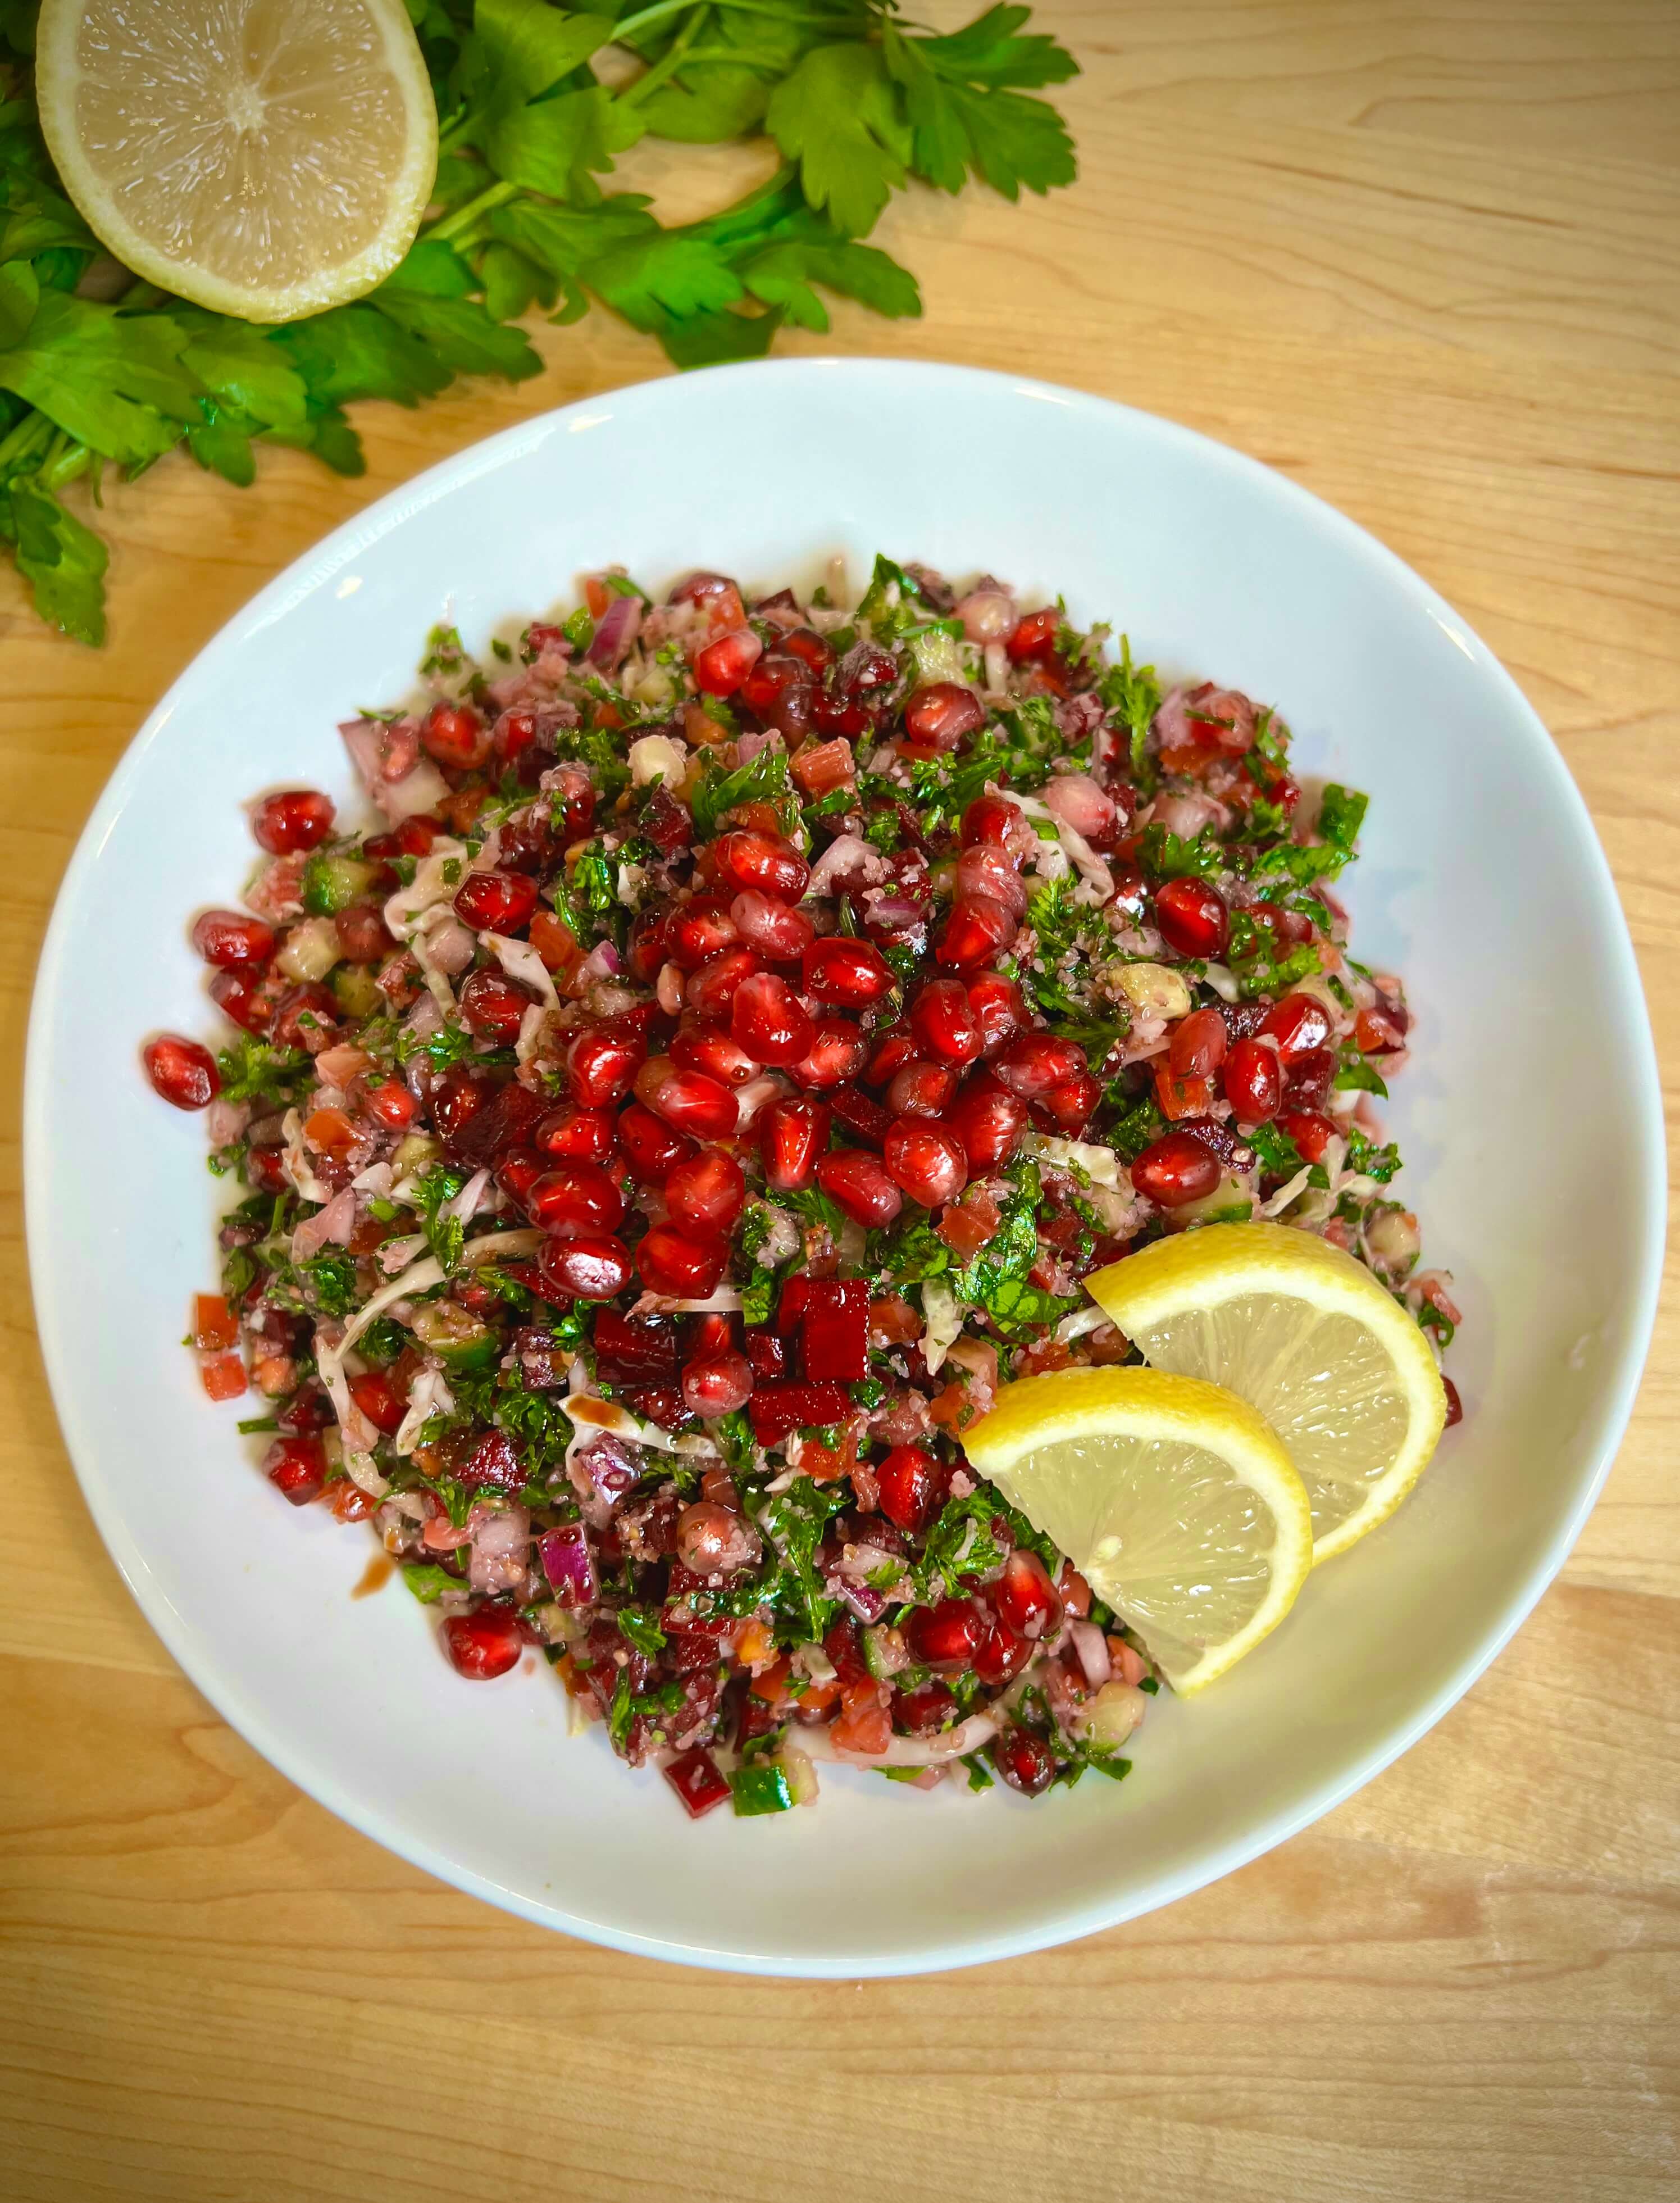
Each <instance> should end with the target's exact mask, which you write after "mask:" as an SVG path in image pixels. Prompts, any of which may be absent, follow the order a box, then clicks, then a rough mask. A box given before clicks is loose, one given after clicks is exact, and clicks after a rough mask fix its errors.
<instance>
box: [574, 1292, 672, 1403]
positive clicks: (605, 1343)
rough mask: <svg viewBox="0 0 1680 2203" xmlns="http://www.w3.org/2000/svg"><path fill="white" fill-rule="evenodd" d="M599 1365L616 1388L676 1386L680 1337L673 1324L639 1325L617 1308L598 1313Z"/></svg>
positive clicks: (643, 1323) (596, 1337)
mask: <svg viewBox="0 0 1680 2203" xmlns="http://www.w3.org/2000/svg"><path fill="white" fill-rule="evenodd" d="M594 1339H595V1363H596V1367H598V1369H599V1370H600V1372H601V1374H602V1375H603V1376H604V1377H607V1378H610V1379H611V1380H612V1382H613V1383H614V1384H616V1385H635V1384H642V1385H664V1384H675V1381H676V1373H677V1335H676V1330H675V1326H673V1325H671V1324H669V1323H647V1322H638V1321H636V1320H633V1319H632V1318H631V1317H629V1316H622V1315H620V1314H619V1313H618V1311H617V1310H616V1308H598V1309H597V1310H596V1313H595V1332H594Z"/></svg>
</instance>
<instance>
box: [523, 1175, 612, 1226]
mask: <svg viewBox="0 0 1680 2203" xmlns="http://www.w3.org/2000/svg"><path fill="white" fill-rule="evenodd" d="M525 1208H526V1213H527V1214H528V1215H529V1217H530V1219H531V1221H532V1222H533V1224H534V1225H537V1226H539V1228H540V1229H541V1230H543V1231H554V1232H575V1231H616V1229H617V1228H618V1226H619V1225H620V1224H621V1223H622V1221H623V1218H624V1196H623V1195H622V1193H621V1192H620V1191H619V1190H618V1188H617V1187H616V1185H615V1184H613V1182H612V1180H611V1179H610V1178H609V1177H608V1176H607V1174H606V1172H604V1170H603V1169H602V1168H601V1166H600V1165H599V1164H598V1163H592V1162H585V1161H581V1160H576V1161H574V1160H567V1161H560V1162H557V1164H556V1165H555V1166H554V1168H553V1169H552V1170H546V1171H544V1172H542V1173H541V1175H540V1176H539V1177H538V1178H533V1180H532V1182H531V1184H530V1186H529V1188H528V1190H527V1192H526V1195H525Z"/></svg>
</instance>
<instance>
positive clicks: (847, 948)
mask: <svg viewBox="0 0 1680 2203" xmlns="http://www.w3.org/2000/svg"><path fill="white" fill-rule="evenodd" d="M892 985H893V968H892V966H890V965H889V964H888V963H887V959H886V958H885V957H884V956H883V955H882V954H881V951H880V950H879V949H878V948H875V947H874V946H873V945H872V944H871V943H870V942H867V941H858V940H854V939H852V937H851V936H848V935H846V934H841V933H834V934H830V935H829V936H828V937H827V939H826V940H822V941H814V942H812V943H811V947H810V948H807V949H806V951H805V992H806V993H807V994H808V995H816V998H817V1000H818V1001H822V1002H839V1003H840V1004H842V1005H843V1006H844V1007H846V1008H847V1009H861V1008H863V1007H864V1005H865V1004H866V1003H869V1002H875V1001H879V1000H880V999H881V996H882V995H885V994H887V993H888V992H890V990H891V989H892Z"/></svg>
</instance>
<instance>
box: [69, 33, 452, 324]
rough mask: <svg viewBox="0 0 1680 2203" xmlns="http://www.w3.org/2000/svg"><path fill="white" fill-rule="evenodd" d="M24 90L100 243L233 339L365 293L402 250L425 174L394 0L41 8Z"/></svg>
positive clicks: (425, 108) (409, 60)
mask: <svg viewBox="0 0 1680 2203" xmlns="http://www.w3.org/2000/svg"><path fill="white" fill-rule="evenodd" d="M35 87H36V97H37V99H38V104H39V107H40V114H41V127H42V130H43V131H44V133H45V136H46V141H47V146H48V150H49V151H50V153H51V155H52V157H53V159H54V161H55V162H56V163H57V165H58V173H59V174H60V175H61V176H62V178H63V180H64V186H65V189H66V190H67V191H68V192H69V194H70V197H71V198H73V199H74V201H75V203H76V204H77V206H78V207H79V208H80V210H81V212H82V214H83V216H84V217H85V220H86V221H87V223H88V226H89V227H90V228H91V229H92V230H93V231H94V232H95V233H97V236H98V237H99V239H100V240H101V242H102V243H103V244H104V245H106V246H107V247H108V248H109V251H111V252H112V253H114V254H115V257H116V258H117V259H119V260H121V262H123V263H124V264H125V265H126V266H127V267H129V268H132V269H134V270H135V271H136V272H137V273H138V274H139V275H144V276H146V277H147V278H149V280H150V281H152V282H154V283H156V284H158V285H160V286H162V288H163V289H164V290H166V291H172V292H175V293H176V294H177V295H178V296H180V297H181V298H192V299H194V300H196V302H197V304H199V305H201V306H209V307H212V308H214V309H215V311H216V312H218V313H223V314H234V315H238V316H239V317H240V318H241V319H243V320H245V321H251V322H289V321H293V320H295V319H296V318H297V317H298V316H299V315H300V314H313V313H318V312H319V311H320V310H321V308H322V307H325V306H335V305H338V304H341V303H342V301H343V300H345V299H346V298H359V297H360V296H361V294H362V293H363V292H364V291H371V290H372V289H373V287H374V285H375V284H376V283H378V282H379V281H381V280H382V278H383V277H385V276H386V275H389V274H390V272H391V270H392V269H393V268H394V267H395V266H396V265H397V263H398V261H399V260H400V259H401V258H402V257H403V255H404V253H405V252H406V251H408V249H409V247H410V245H411V244H412V243H413V242H414V237H415V232H416V230H417V229H418V228H419V227H420V217H421V214H422V213H423V212H424V210H425V207H426V202H427V197H428V196H429V194H430V192H431V189H432V180H433V174H434V173H435V170H436V168H437V158H438V114H437V109H436V107H435V105H434V104H433V98H432V92H431V86H429V85H428V83H427V78H426V64H425V62H423V61H422V60H421V53H420V47H419V44H418V43H417V41H416V38H415V34H414V30H413V27H412V26H411V25H410V21H409V18H408V12H407V10H406V9H405V8H404V5H403V0H144V4H141V5H136V4H135V0H44V5H43V7H42V9H41V15H40V22H39V25H38V29H37V32H36V42H35Z"/></svg>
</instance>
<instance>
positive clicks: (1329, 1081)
mask: <svg viewBox="0 0 1680 2203" xmlns="http://www.w3.org/2000/svg"><path fill="white" fill-rule="evenodd" d="M1339 1068H1340V1066H1339V1065H1338V1064H1337V1061H1336V1058H1335V1050H1334V1049H1332V1048H1308V1049H1307V1050H1306V1052H1305V1054H1300V1055H1297V1056H1294V1057H1293V1058H1292V1059H1291V1060H1290V1061H1289V1062H1288V1065H1287V1066H1285V1069H1284V1073H1283V1106H1284V1107H1285V1108H1286V1109H1322V1108H1323V1106H1324V1104H1325V1102H1327V1101H1329V1095H1330V1089H1331V1087H1332V1086H1334V1085H1335V1075H1336V1072H1337V1070H1338V1069H1339Z"/></svg>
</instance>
